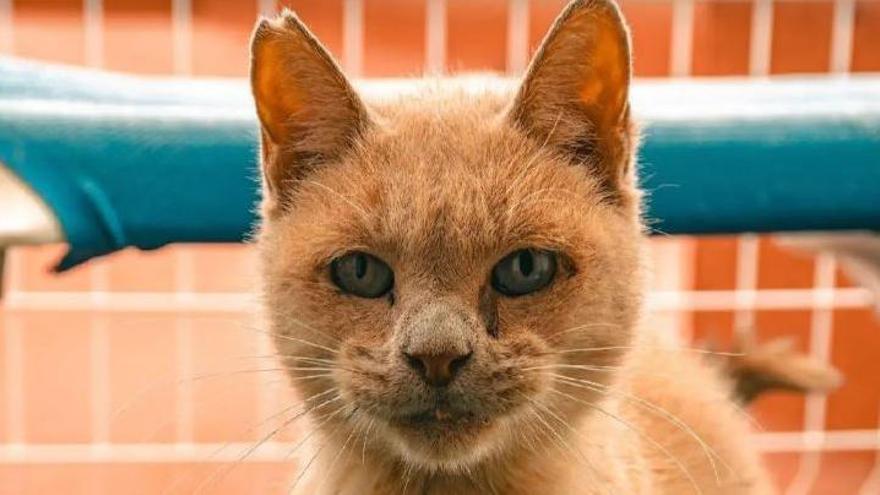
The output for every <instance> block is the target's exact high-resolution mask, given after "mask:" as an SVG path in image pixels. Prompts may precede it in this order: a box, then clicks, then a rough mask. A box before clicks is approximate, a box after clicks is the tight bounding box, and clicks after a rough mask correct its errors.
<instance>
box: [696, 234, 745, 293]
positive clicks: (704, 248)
mask: <svg viewBox="0 0 880 495" xmlns="http://www.w3.org/2000/svg"><path fill="white" fill-rule="evenodd" d="M736 250H737V239H736V237H730V236H725V237H699V238H697V241H696V246H695V248H694V289H697V290H731V289H734V288H735V287H736Z"/></svg>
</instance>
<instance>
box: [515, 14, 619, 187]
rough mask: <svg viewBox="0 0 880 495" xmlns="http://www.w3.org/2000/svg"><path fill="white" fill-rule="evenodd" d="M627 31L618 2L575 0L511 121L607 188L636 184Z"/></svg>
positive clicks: (535, 62)
mask: <svg viewBox="0 0 880 495" xmlns="http://www.w3.org/2000/svg"><path fill="white" fill-rule="evenodd" d="M631 72H632V71H631V66H630V42H629V32H628V30H627V28H626V25H625V24H624V21H623V18H622V16H621V14H620V11H619V10H618V7H617V5H616V4H615V3H614V1H613V0H574V1H573V2H571V3H570V4H569V5H568V7H566V9H565V10H564V11H563V12H562V14H560V16H559V17H558V18H557V19H556V22H555V23H554V25H553V27H552V28H551V29H550V32H549V33H548V34H547V36H546V37H545V38H544V41H543V43H542V44H541V47H540V48H539V49H538V52H537V53H536V54H535V57H534V58H533V59H532V62H531V65H530V66H529V69H528V72H527V74H526V76H525V79H524V81H523V83H522V86H521V87H520V89H519V93H518V94H517V97H516V100H515V101H514V105H513V107H512V110H511V113H510V118H511V119H512V120H513V121H514V123H515V124H516V125H518V126H519V127H520V128H522V129H523V130H524V131H525V132H526V133H528V134H529V135H531V136H533V137H534V138H535V139H536V140H537V141H539V142H540V143H546V144H547V145H548V146H552V147H553V148H555V149H556V150H557V151H559V152H562V153H563V154H564V155H565V156H566V157H567V158H570V159H571V160H572V161H574V162H578V163H584V164H586V165H587V166H589V167H591V168H592V169H594V172H595V173H596V174H598V177H597V178H598V179H599V180H600V182H601V184H602V185H603V187H604V188H606V189H607V191H606V192H607V193H609V194H610V195H612V196H615V195H617V194H618V193H620V191H621V190H622V189H623V188H626V187H628V186H629V185H630V181H631V177H630V176H631V174H630V168H631V166H630V160H631V157H630V154H631V152H632V149H631V148H632V146H633V144H632V143H631V141H632V140H633V137H632V136H633V135H634V132H633V131H632V129H631V124H630V118H629V103H628V93H629V84H630V78H631Z"/></svg>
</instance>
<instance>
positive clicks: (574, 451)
mask: <svg viewBox="0 0 880 495" xmlns="http://www.w3.org/2000/svg"><path fill="white" fill-rule="evenodd" d="M519 395H520V396H521V397H523V398H524V399H526V400H527V401H528V402H530V403H531V404H532V407H540V408H541V409H542V410H544V411H545V412H546V413H547V414H549V415H550V417H551V418H553V419H555V420H556V421H557V422H558V423H559V424H561V425H563V426H564V427H565V428H566V429H568V430H569V431H570V432H572V433H574V434H575V435H580V434H579V432H578V431H577V430H575V429H574V427H572V426H571V425H570V424H568V422H567V421H565V420H564V419H563V418H561V417H560V416H559V415H558V414H556V413H555V412H553V411H552V410H551V409H550V408H549V407H548V406H546V405H545V404H542V403H541V402H539V401H537V400H536V399H533V398H532V397H529V396H528V395H526V394H524V393H522V392H519ZM538 417H539V419H540V421H541V422H542V423H544V424H545V425H546V426H547V427H548V428H550V430H551V431H552V432H554V435H555V436H556V437H557V438H558V439H559V440H560V441H561V442H563V443H564V444H565V445H566V446H567V447H568V448H569V449H570V450H571V451H572V454H573V455H575V456H576V457H580V459H581V460H582V461H583V463H584V467H586V468H587V469H588V470H590V472H591V473H592V475H593V476H594V478H595V479H597V480H599V479H602V476H601V474H600V473H599V472H598V471H597V470H596V468H595V466H593V465H592V463H591V462H590V460H589V459H588V458H587V457H586V456H585V455H584V453H583V452H582V451H581V450H580V449H579V448H577V447H574V446H572V445H571V444H569V443H568V442H566V441H565V440H563V438H562V435H560V434H559V432H556V430H555V429H553V428H551V427H550V425H549V424H547V423H546V421H544V420H543V418H540V415H539V416H538Z"/></svg>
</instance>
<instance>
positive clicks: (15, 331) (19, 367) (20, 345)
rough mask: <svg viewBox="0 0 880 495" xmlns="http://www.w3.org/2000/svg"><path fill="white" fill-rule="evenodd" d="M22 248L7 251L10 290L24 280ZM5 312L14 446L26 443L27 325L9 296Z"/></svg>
mask: <svg viewBox="0 0 880 495" xmlns="http://www.w3.org/2000/svg"><path fill="white" fill-rule="evenodd" d="M20 258H21V251H20V249H16V248H11V249H7V251H6V268H5V269H6V280H5V281H4V282H5V284H4V285H5V286H6V289H7V294H10V293H12V292H13V291H15V290H17V289H19V288H20V287H21V286H22V283H23V282H24V273H22V268H21V259H20ZM0 305H2V307H0V310H2V312H3V328H4V331H3V347H4V350H5V355H4V359H3V361H4V365H5V370H4V373H5V375H6V376H5V378H6V401H5V402H6V435H7V442H8V443H9V444H10V446H11V447H12V448H15V446H22V445H24V442H25V429H26V415H25V404H24V402H25V401H24V380H25V373H24V342H23V341H22V337H23V333H24V325H23V323H22V321H21V318H20V317H18V316H15V315H12V314H10V313H9V311H7V310H6V308H5V305H6V301H5V300H0Z"/></svg>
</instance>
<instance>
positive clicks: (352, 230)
mask: <svg viewBox="0 0 880 495" xmlns="http://www.w3.org/2000/svg"><path fill="white" fill-rule="evenodd" d="M630 79H631V63H630V42H629V35H628V31H627V28H626V26H625V24H624V21H623V19H622V17H621V14H620V11H619V10H618V8H617V6H616V5H615V4H614V3H613V2H612V1H611V0H591V1H590V0H576V1H573V2H572V3H571V4H570V5H568V7H567V8H566V9H565V10H564V12H563V13H562V14H561V15H560V17H559V18H558V19H557V21H556V23H555V24H554V25H553V27H552V29H551V31H550V32H549V34H548V35H547V37H546V38H545V40H544V42H543V44H542V46H541V48H540V50H539V51H538V52H537V54H536V55H535V57H534V60H533V61H532V63H531V65H530V67H529V69H528V72H527V74H526V76H525V77H524V79H523V81H522V83H521V86H520V87H519V89H518V91H516V93H515V94H511V95H499V94H497V93H485V94H474V93H473V92H468V91H464V90H463V89H461V87H460V86H456V85H455V84H445V83H438V84H435V85H433V86H432V85H426V89H425V90H424V91H423V92H421V93H419V94H418V95H416V96H409V97H401V98H399V99H396V100H392V101H379V102H372V103H370V102H366V101H362V99H361V97H360V96H359V95H358V93H357V92H356V91H355V90H354V89H353V87H352V86H351V84H350V83H349V82H348V81H347V80H346V78H345V76H344V75H343V74H342V72H341V71H340V70H339V68H338V67H337V65H336V64H335V62H334V61H333V60H332V58H331V57H330V55H329V54H328V53H327V51H326V50H325V49H324V48H323V47H322V46H321V45H320V43H319V42H318V41H317V40H316V39H315V38H314V36H312V34H311V33H309V31H308V30H307V29H306V28H305V27H304V26H303V24H302V23H301V22H300V21H299V20H298V19H297V18H296V17H295V16H294V15H293V14H291V13H289V12H285V13H282V14H281V15H280V16H278V17H277V18H275V19H272V20H263V21H261V22H260V23H259V25H258V26H257V28H256V31H255V33H254V36H253V46H252V67H251V82H252V87H253V93H254V97H255V101H256V105H257V112H258V115H259V119H260V123H261V132H262V149H261V158H262V170H263V189H264V191H263V192H264V200H263V205H262V214H263V223H262V228H261V231H260V234H259V245H260V249H261V258H262V270H263V280H264V303H265V308H266V311H267V314H268V319H269V322H270V324H271V330H272V333H273V335H274V342H275V345H276V347H277V351H278V354H279V356H281V358H282V360H283V363H284V365H285V367H286V368H288V369H289V372H288V374H289V376H290V380H291V382H292V383H293V386H294V387H295V389H296V390H297V392H298V393H299V394H300V395H301V396H302V397H303V398H304V402H303V403H304V405H305V406H304V409H303V410H304V411H305V412H307V415H308V417H309V419H310V421H311V425H312V426H311V428H312V430H310V433H309V437H310V440H311V441H313V444H314V445H312V447H313V449H312V451H311V452H310V454H309V455H306V456H304V457H303V460H302V462H301V464H300V465H299V473H295V474H294V476H293V478H292V480H291V485H292V487H293V491H294V492H295V493H301V494H337V495H355V494H357V495H392V494H407V493H409V494H487V493H491V494H508V495H517V494H522V495H533V494H577V495H588V494H589V495H593V494H596V495H599V494H603V495H604V494H668V495H681V494H690V493H696V494H750V495H758V494H766V493H772V491H773V490H772V489H771V487H770V485H769V483H768V481H767V477H766V475H765V472H764V470H763V468H762V467H761V465H760V462H759V457H758V455H757V453H756V451H755V449H754V448H753V447H752V446H751V445H750V443H749V438H750V432H749V425H748V422H747V420H746V419H744V418H743V416H742V414H741V413H740V412H739V410H738V409H737V407H736V406H735V404H734V402H733V401H732V400H731V395H732V393H731V390H732V381H731V380H730V379H729V378H727V377H726V376H725V374H724V373H722V372H720V371H719V370H720V369H721V367H720V366H712V365H710V363H708V362H707V361H706V359H705V356H700V355H698V354H697V353H695V352H691V351H689V350H679V351H676V350H673V349H670V348H669V347H668V345H667V344H663V343H661V342H660V341H659V340H658V339H657V338H656V337H655V336H653V335H652V334H651V333H650V331H649V330H647V329H645V326H644V325H642V324H641V322H640V318H641V315H642V312H643V309H642V306H643V300H644V297H645V290H644V283H643V271H644V270H643V251H644V249H645V244H646V242H647V241H646V235H645V228H644V224H643V222H642V219H641V204H640V203H641V196H640V192H639V190H638V188H637V185H636V182H635V159H634V156H635V152H636V147H637V141H638V137H637V133H636V131H635V127H634V124H633V122H632V121H631V119H630V111H629V106H628V97H627V95H628V89H629V85H630ZM447 86H449V87H447ZM290 421H293V419H291V420H290Z"/></svg>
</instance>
